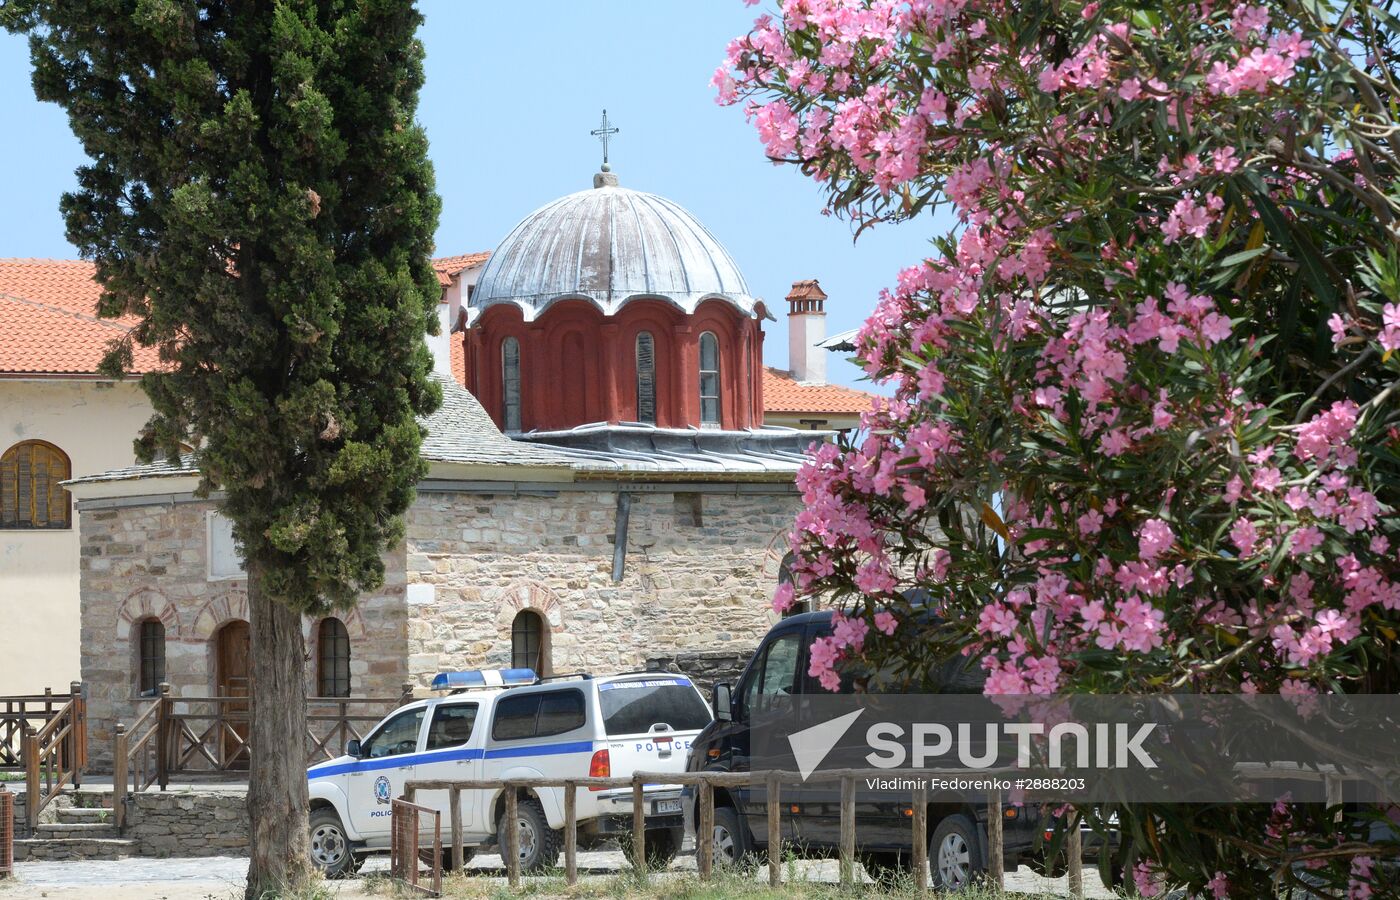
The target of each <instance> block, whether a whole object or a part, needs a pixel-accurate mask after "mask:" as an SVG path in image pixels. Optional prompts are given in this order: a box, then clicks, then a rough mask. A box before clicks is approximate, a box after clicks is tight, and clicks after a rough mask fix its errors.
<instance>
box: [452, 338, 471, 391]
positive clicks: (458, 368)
mask: <svg viewBox="0 0 1400 900" xmlns="http://www.w3.org/2000/svg"><path fill="white" fill-rule="evenodd" d="M464 339H465V335H456V334H454V335H450V336H449V337H448V341H447V343H448V346H450V347H451V348H452V351H451V353H452V380H453V381H456V382H457V383H458V384H459V385H461V386H462V387H466V386H467V348H466V347H464V346H463V345H462V341H463V340H464Z"/></svg>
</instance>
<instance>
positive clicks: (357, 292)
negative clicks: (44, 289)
mask: <svg viewBox="0 0 1400 900" xmlns="http://www.w3.org/2000/svg"><path fill="white" fill-rule="evenodd" d="M0 15H3V16H4V24H5V25H6V26H7V27H9V28H10V29H12V30H18V31H24V32H27V33H28V34H29V37H30V48H31V51H32V56H33V62H34V79H33V81H34V89H35V92H36V94H37V95H38V97H39V98H40V99H41V100H47V101H52V102H55V103H58V104H59V105H61V106H62V107H63V108H64V109H65V110H67V112H68V114H69V119H70V122H71V125H72V128H73V130H74V132H75V133H76V134H77V136H78V138H79V139H80V140H81V142H82V144H83V147H84V149H85V150H86V152H87V155H88V156H89V157H90V159H91V160H92V162H91V164H89V165H85V166H83V167H82V168H80V169H79V170H78V173H77V175H78V185H79V186H78V189H77V190H76V191H74V192H72V193H69V194H67V195H65V196H64V197H63V200H62V210H63V213H64V216H65V220H66V224H67V229H68V236H69V239H70V240H71V241H72V242H73V243H74V244H75V245H76V246H77V247H78V248H79V249H80V251H81V252H82V254H83V255H84V257H87V258H90V259H92V260H94V261H95V263H96V267H97V279H98V281H99V282H100V283H101V285H102V287H103V295H102V300H101V304H100V311H101V313H102V314H103V315H106V316H118V315H129V316H134V317H135V318H136V319H137V320H138V324H137V325H136V327H135V328H134V329H133V330H132V331H131V333H130V336H129V338H127V339H126V341H125V342H124V343H122V344H118V345H115V346H114V347H113V348H112V349H111V351H110V352H109V354H108V357H107V359H106V360H105V361H104V371H107V372H108V373H109V374H114V375H115V374H118V373H120V372H121V371H123V370H125V369H127V368H129V363H130V359H131V349H132V345H133V344H134V343H139V344H141V345H145V346H155V347H157V348H159V352H160V356H161V359H162V361H163V363H164V367H163V369H162V370H161V371H159V372H156V373H152V374H149V375H146V376H144V377H143V382H142V383H143V387H144V388H145V391H146V393H147V394H148V395H149V397H150V400H151V403H152V405H153V407H154V409H155V413H154V415H153V416H152V418H151V420H150V421H149V423H148V424H147V425H146V426H145V428H144V430H143V431H142V433H141V434H140V436H139V438H138V439H137V452H138V455H139V456H140V457H141V458H142V459H144V460H151V459H153V458H155V457H157V456H160V455H172V454H176V453H179V452H180V449H181V446H182V445H184V446H185V447H187V448H188V447H193V448H194V453H195V457H196V461H197V464H198V466H199V470H200V473H201V476H202V480H201V487H200V490H201V492H202V493H209V492H214V491H219V492H222V494H223V511H224V512H225V514H226V515H228V516H229V517H230V518H231V519H232V521H233V523H234V535H235V537H236V539H237V540H238V542H239V544H240V545H241V548H242V551H243V553H244V557H245V560H246V567H247V574H248V602H249V609H250V618H251V623H250V624H251V631H252V655H253V666H252V668H253V671H252V698H253V699H252V703H253V715H252V723H251V726H250V733H251V734H250V736H251V742H252V763H251V770H252V771H251V775H250V785H249V792H248V808H249V812H250V815H251V819H252V860H251V863H250V866H249V871H248V887H247V896H248V897H250V898H252V897H261V896H264V895H265V894H266V893H267V892H276V893H282V892H288V891H290V892H297V891H300V890H301V889H302V888H304V886H305V885H306V884H307V882H308V879H309V878H310V877H311V874H312V873H311V870H310V867H309V861H308V853H307V828H306V820H307V782H306V772H305V763H306V760H305V755H304V742H305V737H306V725H305V723H306V698H305V684H304V680H303V679H304V668H303V666H304V662H303V660H304V647H303V639H302V630H301V629H302V617H303V616H315V615H320V614H323V613H325V612H328V611H330V610H333V609H338V608H345V607H348V606H350V605H352V604H354V603H355V601H356V598H357V597H358V596H359V595H360V594H361V593H362V592H364V591H369V590H373V589H374V588H376V587H378V586H379V585H380V584H381V583H382V581H383V577H384V563H383V561H382V556H381V554H382V553H383V552H384V551H385V550H386V549H387V548H388V547H390V546H393V545H394V544H396V543H397V542H398V541H400V540H401V538H402V535H403V524H402V515H401V514H402V513H403V512H404V511H405V509H406V508H407V507H408V504H409V503H410V501H411V500H412V497H413V490H414V485H415V483H416V482H417V481H418V479H419V478H420V477H421V476H422V475H423V473H424V468H423V464H422V463H421V461H420V459H419V456H418V448H419V443H420V440H421V438H422V433H421V430H420V427H419V425H418V422H417V418H418V417H420V416H423V415H425V414H427V413H429V412H431V411H432V410H433V409H434V408H435V407H436V406H437V404H438V403H439V402H440V400H441V393H440V391H439V390H438V388H437V386H436V385H435V384H434V383H433V382H432V380H431V378H430V376H429V373H430V370H431V362H430V356H429V353H428V350H427V347H426V345H425V342H424V339H423V338H424V334H425V332H430V331H432V330H433V329H435V328H436V316H435V309H436V304H437V301H438V298H439V295H440V291H439V288H438V285H437V280H436V277H435V274H434V272H433V269H432V267H431V264H430V262H429V259H428V257H429V254H430V252H431V249H432V245H431V241H432V235H433V232H434V229H435V227H436V223H437V216H438V198H437V196H436V194H435V193H434V190H433V175H432V169H431V166H430V164H429V162H428V160H427V140H426V137H425V135H424V133H423V131H422V129H421V128H420V127H419V126H418V125H417V124H415V121H414V110H415V106H416V102H417V95H418V90H419V88H420V86H421V84H422V77H423V76H422V55H423V51H422V47H421V45H420V43H419V42H418V41H417V39H416V38H415V32H416V30H417V28H418V26H419V24H420V21H421V17H420V16H419V14H418V12H417V11H416V9H415V8H414V6H413V4H412V2H411V0H0Z"/></svg>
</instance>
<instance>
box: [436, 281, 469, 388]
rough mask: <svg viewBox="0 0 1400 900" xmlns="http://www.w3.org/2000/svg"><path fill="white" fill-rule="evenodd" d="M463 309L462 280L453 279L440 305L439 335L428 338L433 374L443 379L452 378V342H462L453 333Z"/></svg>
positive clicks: (457, 335) (438, 311) (444, 292)
mask: <svg viewBox="0 0 1400 900" xmlns="http://www.w3.org/2000/svg"><path fill="white" fill-rule="evenodd" d="M461 308H462V280H461V279H460V278H454V279H452V283H451V284H449V285H448V286H447V287H445V288H443V292H442V300H441V301H440V302H439V303H438V308H437V316H438V333H437V334H436V335H431V336H429V337H428V349H429V350H431V351H432V354H433V372H434V373H436V374H438V375H441V376H442V377H443V378H447V379H449V380H450V379H451V378H452V342H453V341H460V340H461V339H462V336H461V335H460V334H453V333H452V326H453V325H455V324H456V323H457V312H458V310H460V309H461Z"/></svg>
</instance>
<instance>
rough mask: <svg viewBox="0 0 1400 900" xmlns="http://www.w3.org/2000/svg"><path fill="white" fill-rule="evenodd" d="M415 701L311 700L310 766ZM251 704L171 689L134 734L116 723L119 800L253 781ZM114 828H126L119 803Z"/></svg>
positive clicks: (409, 695) (406, 692) (408, 696)
mask: <svg viewBox="0 0 1400 900" xmlns="http://www.w3.org/2000/svg"><path fill="white" fill-rule="evenodd" d="M412 699H413V685H411V684H405V685H404V686H403V693H401V694H400V695H399V696H398V697H394V698H388V697H308V698H307V701H306V741H305V750H306V761H307V765H314V764H315V763H318V762H324V761H326V760H328V759H334V758H335V757H337V756H339V755H340V754H341V753H343V752H344V748H345V744H346V743H347V742H349V741H351V740H363V739H364V735H365V733H366V732H367V731H368V730H369V729H370V728H372V727H373V726H375V725H376V724H378V723H379V722H380V721H381V720H382V719H383V718H384V716H385V714H386V713H388V712H389V711H390V710H392V709H394V708H395V707H397V706H401V705H403V704H404V703H406V702H408V701H410V700H412ZM249 703H250V701H249V700H248V698H246V697H177V696H174V695H172V694H171V692H170V685H168V684H162V685H161V686H160V693H159V695H158V696H157V697H155V698H154V699H153V700H151V702H150V703H149V704H148V705H147V706H146V708H145V709H143V710H142V711H141V714H140V715H139V716H138V717H137V719H136V721H135V722H134V723H132V725H131V727H129V728H128V727H127V726H126V725H124V724H122V723H118V724H117V726H116V729H115V737H114V741H113V743H114V747H113V751H112V768H113V771H112V781H113V784H114V785H115V786H116V791H117V793H118V795H119V796H122V795H125V794H127V793H140V792H142V791H145V790H147V789H149V788H151V787H153V786H155V787H159V788H160V789H161V790H165V789H166V788H167V787H169V785H170V780H171V779H172V778H177V777H195V778H202V779H229V780H239V779H244V778H247V775H248V765H249V761H250V757H251V754H252V749H251V747H250V746H249V743H248V727H249V724H250V722H251V720H252V711H251V709H250V706H249ZM114 818H115V820H116V826H117V829H118V831H120V830H121V829H122V828H123V827H124V826H125V824H126V811H125V804H123V803H117V804H116V810H115V816H114Z"/></svg>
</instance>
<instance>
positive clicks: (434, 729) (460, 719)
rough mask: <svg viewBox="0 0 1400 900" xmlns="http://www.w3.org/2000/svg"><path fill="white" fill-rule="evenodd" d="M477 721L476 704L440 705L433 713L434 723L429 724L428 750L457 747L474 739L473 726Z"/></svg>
mask: <svg viewBox="0 0 1400 900" xmlns="http://www.w3.org/2000/svg"><path fill="white" fill-rule="evenodd" d="M475 723H476V704H475V703H472V704H470V705H457V706H439V707H438V708H437V711H436V712H434V713H433V724H432V725H430V726H428V746H427V747H426V748H424V749H427V750H441V749H442V748H443V747H456V746H459V745H461V744H465V743H466V742H467V741H469V740H471V739H472V726H473V725H474V724H475Z"/></svg>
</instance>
